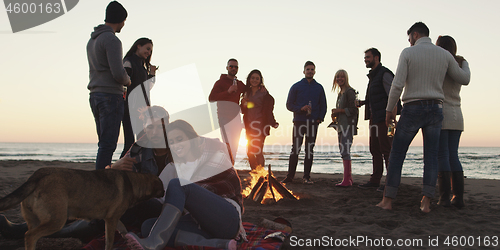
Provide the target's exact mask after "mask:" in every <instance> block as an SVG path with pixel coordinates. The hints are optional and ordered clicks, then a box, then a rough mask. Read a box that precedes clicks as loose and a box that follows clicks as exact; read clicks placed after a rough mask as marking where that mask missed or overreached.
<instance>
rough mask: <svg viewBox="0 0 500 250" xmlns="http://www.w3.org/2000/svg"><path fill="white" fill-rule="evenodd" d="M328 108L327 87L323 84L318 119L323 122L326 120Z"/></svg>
mask: <svg viewBox="0 0 500 250" xmlns="http://www.w3.org/2000/svg"><path fill="white" fill-rule="evenodd" d="M326 109H327V104H326V94H325V89H324V88H323V86H321V93H320V97H319V117H318V119H319V120H320V121H321V122H323V121H324V120H325V115H326Z"/></svg>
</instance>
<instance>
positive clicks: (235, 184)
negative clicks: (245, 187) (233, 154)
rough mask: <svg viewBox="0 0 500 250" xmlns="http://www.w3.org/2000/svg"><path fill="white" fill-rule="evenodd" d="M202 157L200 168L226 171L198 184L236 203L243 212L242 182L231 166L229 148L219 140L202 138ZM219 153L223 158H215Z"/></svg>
mask: <svg viewBox="0 0 500 250" xmlns="http://www.w3.org/2000/svg"><path fill="white" fill-rule="evenodd" d="M201 139H202V140H204V142H203V143H202V156H201V157H200V166H203V168H207V167H210V168H219V169H226V170H224V171H223V172H221V173H219V174H217V175H214V176H212V177H209V178H206V179H203V180H200V181H197V182H196V184H198V185H200V186H201V187H203V188H205V189H207V190H209V191H210V192H212V193H214V194H217V195H220V196H222V197H224V198H229V199H232V200H234V201H236V202H237V203H238V204H239V205H240V207H241V208H242V211H243V196H242V195H241V180H240V177H239V176H238V173H237V172H236V170H235V169H234V167H233V166H232V164H231V160H230V159H229V154H228V152H227V147H226V145H224V144H223V143H221V142H220V141H219V140H218V139H209V138H201ZM217 152H223V154H222V155H223V157H214V155H216V153H217Z"/></svg>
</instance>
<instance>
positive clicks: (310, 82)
mask: <svg viewBox="0 0 500 250" xmlns="http://www.w3.org/2000/svg"><path fill="white" fill-rule="evenodd" d="M315 73H316V66H315V65H314V63H313V62H311V61H307V62H306V63H305V65H304V76H305V78H303V79H302V80H300V81H299V82H297V83H295V84H294V85H292V87H291V88H290V91H289V92H288V98H287V100H286V108H287V109H288V110H290V111H292V112H293V141H292V152H291V153H290V159H289V163H288V174H287V176H286V178H285V179H284V180H283V181H282V182H283V183H289V182H293V178H294V177H295V171H296V169H297V163H298V160H299V153H300V147H301V146H302V142H303V140H304V137H305V138H306V139H305V141H306V145H305V157H304V158H305V159H304V177H303V182H304V183H305V184H313V182H312V181H311V176H310V174H311V168H312V163H313V154H314V152H313V148H314V144H315V143H316V134H317V133H318V126H319V124H320V123H321V122H323V120H324V119H325V115H326V95H325V90H324V89H323V86H321V84H319V83H318V82H316V80H314V79H313V77H314V74H315Z"/></svg>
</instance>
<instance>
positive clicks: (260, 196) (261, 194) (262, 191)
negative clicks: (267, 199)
mask: <svg viewBox="0 0 500 250" xmlns="http://www.w3.org/2000/svg"><path fill="white" fill-rule="evenodd" d="M268 189H269V182H268V181H264V183H262V186H261V187H260V189H259V192H257V194H256V195H255V197H253V201H255V202H257V203H261V202H262V199H264V196H265V195H266V193H267V190H268Z"/></svg>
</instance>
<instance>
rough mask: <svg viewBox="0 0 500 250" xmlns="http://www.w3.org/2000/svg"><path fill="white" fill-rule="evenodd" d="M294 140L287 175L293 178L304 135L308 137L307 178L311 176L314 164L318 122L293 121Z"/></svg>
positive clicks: (305, 157)
mask: <svg viewBox="0 0 500 250" xmlns="http://www.w3.org/2000/svg"><path fill="white" fill-rule="evenodd" d="M292 133H293V135H292V137H293V141H292V152H291V153H290V159H289V160H288V174H287V177H289V178H291V179H293V178H294V177H295V171H296V170H297V164H298V162H299V153H300V147H302V142H303V141H304V137H306V139H305V141H306V146H305V151H306V152H305V156H304V177H303V178H305V179H309V178H311V169H312V164H313V155H314V150H313V149H314V145H315V143H316V135H317V134H318V123H316V122H313V121H309V120H308V121H305V122H294V123H293V132H292Z"/></svg>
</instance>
